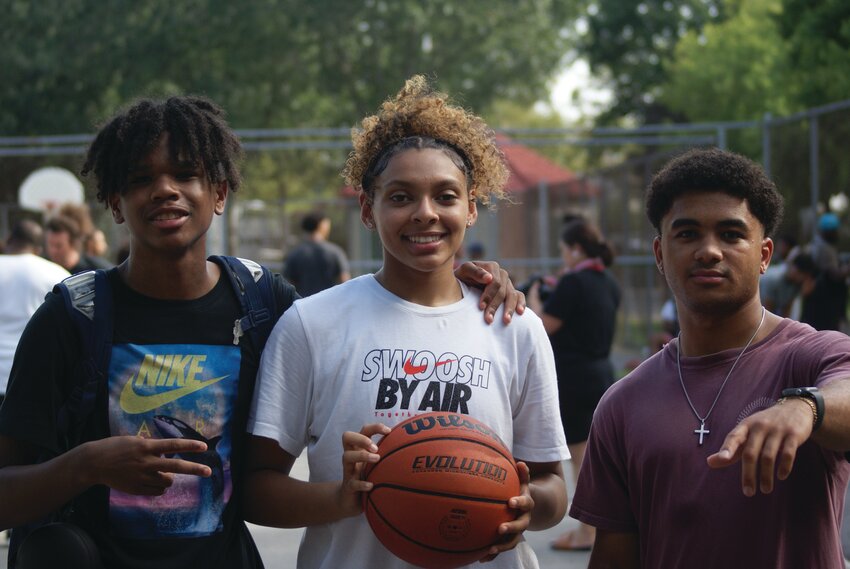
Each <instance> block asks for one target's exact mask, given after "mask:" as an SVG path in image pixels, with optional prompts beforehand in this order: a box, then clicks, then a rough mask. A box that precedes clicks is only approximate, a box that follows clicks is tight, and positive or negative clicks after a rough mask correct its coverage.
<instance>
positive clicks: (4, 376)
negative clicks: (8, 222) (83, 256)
mask: <svg viewBox="0 0 850 569" xmlns="http://www.w3.org/2000/svg"><path fill="white" fill-rule="evenodd" d="M43 239H44V237H43V232H42V228H41V225H39V224H38V223H36V222H35V221H32V220H22V221H19V222H18V223H16V224H15V226H14V227H13V228H12V232H11V233H10V234H9V237H8V239H7V240H6V246H5V248H4V251H5V252H4V253H3V254H2V255H0V404H2V403H3V398H4V397H5V394H6V384H7V382H8V381H9V373H10V371H11V370H12V358H13V357H14V356H15V349H16V348H17V346H18V340H19V339H20V337H21V333H23V331H24V327H25V326H26V325H27V322H29V319H30V317H32V315H33V314H34V313H35V311H36V309H37V308H38V307H39V306H41V303H42V302H43V301H44V296H45V295H46V294H47V293H48V292H50V291H51V290H53V285H55V284H56V283H58V282H59V281H61V280H62V279H64V278H65V277H67V276H69V275H70V273H69V272H68V271H66V270H65V269H63V268H62V267H60V266H59V265H57V264H56V263H52V262H50V261H48V260H47V259H44V258H42V257H41V244H42V243H43Z"/></svg>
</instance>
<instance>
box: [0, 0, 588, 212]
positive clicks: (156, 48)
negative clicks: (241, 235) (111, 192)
mask: <svg viewBox="0 0 850 569" xmlns="http://www.w3.org/2000/svg"><path fill="white" fill-rule="evenodd" d="M572 4H573V3H572V2H564V1H562V0H529V1H527V2H524V3H522V5H521V7H518V6H517V5H516V4H515V3H514V2H512V1H510V0H467V1H463V2H460V1H458V0H432V1H429V2H419V1H418V0H357V1H354V0H311V1H305V0H246V1H241V2H232V1H229V0H179V1H174V0H145V1H144V2H131V1H129V0H107V1H104V0H39V1H38V2H31V1H30V0H0V12H2V13H3V14H4V17H3V19H2V23H0V41H2V44H3V45H4V49H3V50H0V70H2V75H3V79H4V81H2V82H0V135H3V136H29V135H43V134H63V133H79V132H83V133H86V132H92V131H93V130H94V125H95V124H97V123H98V122H100V121H103V120H104V119H105V118H107V117H109V116H110V115H111V114H112V113H113V111H114V110H115V109H116V108H117V107H119V106H121V105H124V104H127V103H128V102H130V101H131V100H133V99H135V98H138V97H140V96H167V95H172V94H181V93H193V94H202V95H206V96H208V97H210V98H212V99H213V100H215V101H216V102H218V103H219V104H221V105H222V106H223V107H224V108H225V109H226V110H227V111H228V115H229V118H230V122H231V124H232V125H234V127H237V128H243V129H245V128H291V127H327V126H344V127H350V126H354V125H355V124H357V123H358V121H359V119H360V118H361V117H363V116H364V115H366V114H368V113H373V112H375V111H376V110H377V108H378V106H379V104H380V103H381V101H383V100H384V99H386V98H387V97H389V96H391V95H394V94H395V93H396V92H397V91H398V90H399V88H400V87H401V86H402V84H403V82H404V80H405V79H407V78H408V77H409V76H411V75H413V74H415V73H424V74H427V75H429V76H432V77H434V78H435V79H436V85H437V87H438V88H440V89H442V90H445V91H447V92H449V93H451V94H452V96H453V97H454V98H455V99H456V100H458V101H459V102H461V103H462V104H464V105H465V106H469V107H470V108H472V109H474V110H475V111H476V112H479V113H483V112H485V111H486V110H487V109H488V108H489V107H490V106H491V105H492V103H493V102H494V101H496V100H499V99H510V100H512V101H514V102H517V103H518V104H522V105H526V106H529V107H530V105H531V104H532V103H533V102H534V101H536V100H539V99H543V98H545V97H546V95H547V87H548V86H547V81H548V80H549V78H550V77H551V75H552V74H553V73H554V71H555V69H556V68H557V67H558V65H559V63H560V61H561V58H562V56H563V53H564V52H565V51H566V49H567V47H566V46H567V41H568V40H567V38H566V37H565V36H564V34H563V33H562V32H561V30H562V29H563V28H564V27H565V26H566V25H567V23H568V22H569V21H570V20H571V18H572V17H573V16H574V14H572V13H571V12H570V9H569V8H570V7H571V6H572ZM326 157H330V158H328V159H326ZM344 157H345V154H344V152H343V151H335V152H330V153H322V152H317V151H275V152H273V153H272V155H271V156H270V157H264V158H259V157H258V156H256V155H249V156H248V160H247V162H246V165H245V176H246V184H245V193H246V194H248V195H247V196H246V197H254V195H256V196H262V197H264V198H268V199H276V198H277V199H279V198H283V197H286V198H293V197H306V196H313V195H315V194H317V193H318V194H322V193H325V194H326V195H332V194H333V193H334V192H336V191H337V189H338V188H339V186H340V185H341V180H340V178H339V177H338V172H339V169H340V167H341V164H342V163H343V162H344ZM18 182H20V180H6V181H5V182H0V184H5V185H8V186H9V187H7V188H3V187H0V195H3V193H4V190H5V193H6V194H7V195H10V194H11V191H12V190H11V187H12V186H15V187H16V185H17V183H18Z"/></svg>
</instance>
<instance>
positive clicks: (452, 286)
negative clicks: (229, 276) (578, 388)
mask: <svg viewBox="0 0 850 569" xmlns="http://www.w3.org/2000/svg"><path fill="white" fill-rule="evenodd" d="M446 99H447V97H446V95H443V94H441V93H436V92H434V91H432V90H431V88H430V86H429V85H428V83H427V81H426V80H425V78H424V77H421V76H416V77H413V78H412V79H410V80H409V81H408V82H407V83H406V84H405V86H404V88H403V89H402V90H401V91H400V92H399V94H398V95H397V96H396V97H395V99H392V100H389V101H387V102H386V103H384V105H383V106H382V107H381V111H380V112H379V113H378V115H377V116H370V117H367V118H365V119H364V120H363V124H362V130H358V131H356V132H354V133H353V134H352V138H353V142H354V151H353V152H352V154H351V156H350V157H349V160H348V162H347V164H346V168H345V172H344V174H345V177H346V181H347V182H348V183H349V184H350V185H352V186H353V187H355V188H357V190H358V191H360V205H361V219H362V221H363V223H364V225H365V226H366V227H367V228H369V229H370V230H374V231H376V232H377V234H378V236H379V238H380V240H381V245H382V247H383V266H382V267H381V268H380V270H378V272H377V273H375V274H372V275H363V276H361V277H357V278H355V279H353V280H351V281H348V282H346V283H343V284H341V285H338V286H336V287H333V288H331V289H328V290H325V291H322V292H320V293H318V294H316V295H313V296H310V297H308V298H304V299H301V300H299V301H297V302H296V303H295V304H294V305H293V307H292V308H291V309H290V310H289V311H287V313H286V314H285V315H284V317H283V318H282V319H281V320H280V321H279V322H278V324H277V325H276V327H275V329H274V331H273V332H272V335H271V336H270V338H269V342H268V343H267V344H266V348H265V351H264V354H263V359H262V362H261V364H260V371H259V374H258V379H257V386H256V389H255V393H254V402H253V404H252V409H251V413H250V416H249V421H248V430H249V432H251V433H252V434H253V437H252V438H251V441H250V443H249V450H248V467H247V474H246V476H247V484H246V508H245V515H246V519H247V520H249V521H251V522H253V523H258V524H262V525H270V526H276V527H302V526H306V528H307V529H306V532H305V536H304V539H303V541H302V544H301V547H300V549H299V553H298V567H300V568H302V569H317V568H326V569H330V568H337V567H347V568H364V569H365V568H373V567H381V568H382V569H385V568H389V569H395V568H406V567H410V565H408V564H407V563H406V562H404V561H402V560H400V559H398V558H396V557H395V556H394V555H393V554H392V553H390V552H389V551H388V550H386V549H385V548H384V547H383V546H382V545H381V544H380V542H379V541H378V540H377V538H376V537H375V536H374V534H373V533H372V531H371V530H370V528H369V525H368V523H367V521H366V519H365V517H364V516H363V514H362V510H361V500H362V495H363V493H364V492H368V491H369V490H370V489H371V487H372V485H371V483H370V482H367V481H365V480H362V479H361V472H362V469H363V467H364V465H365V464H366V463H373V462H377V461H378V460H379V459H380V456H379V455H378V454H377V452H376V451H377V447H376V445H375V444H374V441H373V440H372V437H373V436H376V435H385V434H386V433H388V432H389V431H390V426H392V425H396V424H398V423H400V422H401V421H403V420H404V419H406V418H409V417H413V416H416V415H418V414H420V413H423V412H428V411H449V412H454V413H459V414H468V415H469V416H471V417H474V418H476V419H478V420H480V421H483V422H484V423H486V424H487V425H489V426H490V427H491V428H493V429H494V430H495V431H496V433H497V434H498V435H499V437H500V438H501V439H502V440H504V441H506V443H507V444H508V446H509V447H510V448H511V451H512V453H513V455H514V456H515V458H516V459H517V461H519V473H520V481H521V489H520V492H521V494H520V495H518V496H514V497H512V498H510V499H509V500H508V506H509V507H510V508H513V509H515V510H517V511H518V512H519V515H518V517H517V518H516V520H514V521H512V522H509V523H505V524H502V525H501V526H500V533H501V534H502V535H503V536H504V537H505V539H504V541H503V542H502V543H499V544H497V545H494V546H492V547H491V548H490V549H489V550H488V551H486V553H485V554H484V555H483V558H484V559H485V560H492V562H493V564H492V565H490V566H491V567H498V568H508V567H510V568H532V567H537V560H536V557H535V555H534V552H533V551H532V550H531V547H530V546H529V545H528V544H527V543H526V542H525V541H524V540H523V537H522V534H523V532H524V531H525V530H529V529H530V530H539V529H545V528H549V527H552V526H554V525H556V524H557V523H558V522H559V521H560V520H561V519H562V518H563V516H564V514H565V511H566V502H567V495H566V486H565V483H564V474H563V471H562V466H561V461H562V460H565V459H566V458H568V457H569V451H568V449H567V445H566V440H565V437H564V432H563V428H562V426H561V420H560V411H559V405H558V391H557V383H556V378H555V364H554V358H553V355H552V349H551V345H550V343H549V340H548V337H547V335H546V331H545V330H544V328H543V325H542V322H541V320H540V318H539V317H538V316H536V315H535V314H533V313H532V312H530V311H527V312H526V314H524V315H523V316H522V317H521V318H516V319H514V320H513V322H512V323H511V324H510V325H509V326H504V325H495V326H489V325H487V324H486V323H485V321H484V320H483V319H482V318H481V316H480V313H479V310H478V304H479V298H478V294H477V293H476V292H475V291H474V290H473V289H470V288H468V287H466V286H465V285H463V284H462V283H461V282H460V281H458V280H457V279H456V278H455V276H454V274H453V269H452V266H453V261H454V258H455V253H456V252H457V251H458V249H459V248H460V247H461V245H462V243H463V239H464V234H465V231H466V229H467V228H468V227H471V226H472V225H473V224H474V223H475V221H476V219H477V216H478V211H477V206H476V200H478V201H480V202H481V203H484V204H487V203H489V202H490V199H491V198H497V197H500V196H501V195H502V192H503V187H504V184H505V181H506V180H507V175H508V172H507V168H506V166H505V165H504V162H503V160H502V155H501V153H500V152H499V150H498V148H497V147H496V144H495V140H494V137H493V133H492V131H491V130H490V129H489V128H488V127H487V125H486V124H485V123H484V122H483V121H482V120H481V119H480V118H478V117H476V116H474V115H472V114H470V113H468V112H467V111H464V110H463V109H461V108H459V107H456V106H453V105H450V104H449V103H448V102H447V101H446ZM340 442H342V444H340ZM304 448H306V449H307V457H308V462H309V467H310V479H309V481H301V480H297V479H294V478H292V477H290V469H291V467H292V465H293V462H294V461H295V458H296V457H297V456H299V454H300V453H301V451H302V450H303V449H304Z"/></svg>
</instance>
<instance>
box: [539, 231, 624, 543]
mask: <svg viewBox="0 0 850 569" xmlns="http://www.w3.org/2000/svg"><path fill="white" fill-rule="evenodd" d="M559 245H560V249H561V257H562V258H563V260H564V264H565V265H566V269H567V270H566V272H565V273H564V274H563V275H562V276H561V278H560V279H559V280H558V284H557V286H556V287H555V290H554V291H553V292H552V293H551V294H550V295H549V296H548V298H547V299H546V302H545V303H544V302H542V301H541V299H540V291H539V283H536V284H535V285H534V286H532V287H531V289H530V291H529V298H528V305H529V307H530V308H531V309H532V310H533V311H534V312H535V313H537V314H539V315H540V317H541V318H542V319H543V327H544V328H545V329H546V333H547V334H549V339H550V341H551V342H552V349H553V351H554V353H555V367H556V371H557V375H558V392H559V399H560V405H561V420H562V421H563V424H564V431H565V433H566V436H567V444H568V445H569V449H570V454H571V455H572V462H571V464H572V471H573V480H577V479H578V473H579V470H580V469H581V462H582V458H583V457H584V449H585V446H586V444H587V435H588V433H589V432H590V423H591V420H592V418H593V412H594V411H595V410H596V405H597V403H599V399H600V398H601V397H602V394H603V393H605V390H606V389H608V387H609V386H611V384H613V383H614V367H613V365H612V364H611V360H610V358H609V356H610V353H611V344H612V343H613V341H614V329H615V324H616V318H617V308H618V307H619V305H620V287H619V286H618V285H617V283H616V281H615V280H614V278H613V277H612V275H611V274H610V272H609V271H608V270H606V267H609V266H610V265H611V263H612V262H613V261H614V253H613V251H612V249H611V247H610V246H609V245H608V244H607V243H606V242H605V239H604V238H603V237H602V234H601V232H600V231H599V229H597V228H596V227H595V226H594V225H593V224H592V223H590V222H589V221H588V220H586V219H575V220H573V221H571V222H569V223H568V224H567V226H566V227H565V228H564V231H563V233H562V234H561V241H560V243H559ZM594 538H595V530H594V528H593V527H591V526H588V525H586V524H580V526H579V528H578V529H577V530H573V531H569V532H566V533H564V534H563V535H561V536H560V537H558V539H556V540H555V541H554V542H553V543H552V547H553V548H555V549H562V550H567V551H574V550H587V549H590V547H591V546H592V545H593V540H594Z"/></svg>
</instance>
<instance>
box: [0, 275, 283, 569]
mask: <svg viewBox="0 0 850 569" xmlns="http://www.w3.org/2000/svg"><path fill="white" fill-rule="evenodd" d="M109 277H110V284H111V285H112V290H113V297H114V308H113V314H114V334H113V346H112V356H111V360H110V367H109V377H108V380H107V381H106V382H105V383H104V385H102V386H101V389H100V391H99V393H98V397H97V403H96V411H95V412H94V413H93V414H92V416H91V417H90V418H89V420H88V421H87V422H86V424H85V426H84V429H83V434H82V440H94V439H99V438H103V437H105V436H109V435H138V436H142V437H153V438H190V439H195V440H203V441H204V442H206V443H207V447H208V449H207V451H206V452H205V453H202V454H201V455H193V456H192V457H187V458H191V459H192V460H195V461H197V462H202V463H204V464H206V465H207V466H209V467H210V469H211V471H212V475H211V476H210V477H209V478H199V477H192V476H184V475H178V476H176V479H175V483H174V485H173V486H172V487H171V488H170V489H169V490H168V492H166V493H165V494H164V495H163V496H161V497H145V496H134V495H130V494H125V493H122V492H119V491H116V490H110V489H109V488H106V487H102V486H98V487H94V488H92V489H90V490H89V491H88V492H86V493H85V494H83V495H82V496H81V497H79V498H78V499H77V500H75V502H74V508H73V509H74V514H73V520H74V521H75V522H76V523H78V524H79V525H80V526H82V527H84V528H86V529H87V530H88V531H89V532H90V533H91V534H92V536H93V537H94V538H95V540H96V542H97V543H98V546H99V547H100V549H101V552H102V553H103V555H104V558H105V563H106V566H108V567H128V568H135V567H139V568H142V567H152V566H156V567H162V568H172V567H173V568H175V569H176V568H178V567H179V568H182V567H222V568H225V567H227V568H229V567H247V568H252V567H262V562H261V561H260V559H259V555H258V553H257V551H256V548H255V546H254V544H253V541H252V540H251V537H250V534H249V533H248V531H247V528H246V527H245V524H244V523H243V522H242V520H241V504H240V503H239V499H240V494H241V493H240V492H239V491H237V489H239V488H240V487H241V481H242V473H241V468H240V466H241V464H242V460H243V454H244V448H243V441H244V436H243V435H244V431H245V422H246V418H247V413H248V408H249V406H250V402H251V395H252V392H253V384H254V378H255V375H256V370H257V366H258V365H259V354H258V353H257V351H256V350H255V349H253V345H252V344H251V342H250V340H248V337H247V336H244V337H243V338H242V339H241V340H240V345H239V346H236V345H234V344H233V324H234V321H235V320H236V319H237V317H239V316H240V307H239V303H238V300H237V299H236V296H235V295H234V293H233V291H232V289H231V286H230V284H229V282H228V280H227V278H226V277H225V276H224V275H222V278H221V279H220V280H219V282H218V284H217V285H216V286H215V287H214V288H213V290H211V291H210V292H209V293H208V294H206V295H204V296H203V297H201V298H198V299H195V300H190V301H163V300H157V299H153V298H149V297H146V296H144V295H141V294H139V293H137V292H135V291H133V290H131V289H130V288H128V287H127V286H126V285H124V283H123V282H122V281H121V279H120V277H119V276H118V274H117V272H116V271H111V272H110V275H109ZM274 289H275V295H276V298H277V303H278V311H279V313H282V311H283V310H284V309H286V308H288V307H289V306H290V305H291V304H292V301H293V300H294V298H295V292H294V289H293V288H292V287H291V286H289V285H288V284H286V283H285V282H284V281H283V279H281V278H280V277H276V279H275V282H274ZM18 350H19V351H18V354H17V355H16V358H15V362H14V364H13V368H12V373H11V377H10V383H9V390H8V392H7V402H6V404H5V405H4V407H3V408H2V410H0V433H2V434H4V435H8V436H11V437H14V438H17V439H20V440H23V441H25V442H27V443H29V444H32V445H34V446H36V447H38V448H40V449H43V450H44V451H45V452H46V453H47V454H48V455H55V454H58V453H61V452H63V451H64V450H66V447H67V443H66V442H65V441H63V440H59V438H58V437H57V435H56V426H55V421H56V416H57V414H58V409H59V408H60V406H61V405H62V403H63V402H64V401H65V400H66V398H67V392H68V390H69V386H70V385H71V381H72V379H73V378H72V377H71V375H70V373H71V372H70V370H73V369H74V366H75V362H76V361H77V358H78V357H79V355H80V353H81V351H82V350H81V348H80V345H79V343H78V337H77V333H76V331H75V330H74V328H73V324H72V322H71V321H70V319H69V318H68V316H67V314H66V311H65V308H64V306H63V304H62V299H61V297H60V296H59V295H56V294H50V295H48V297H47V299H46V301H45V303H44V305H43V306H42V307H41V308H40V309H39V310H38V312H37V313H36V315H35V316H34V317H33V319H32V320H31V322H30V324H29V325H28V326H27V329H26V330H25V332H24V335H23V336H22V338H21V341H20V345H19V349H18Z"/></svg>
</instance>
